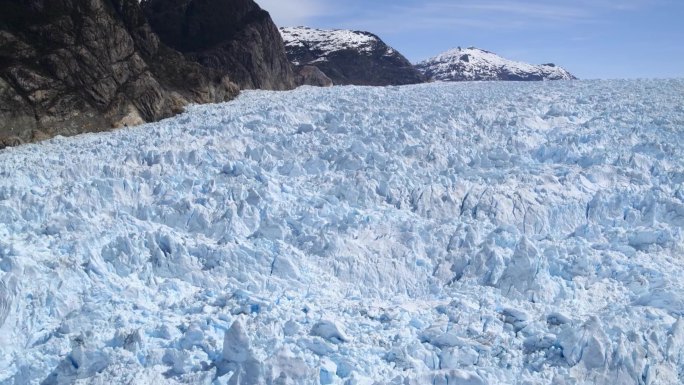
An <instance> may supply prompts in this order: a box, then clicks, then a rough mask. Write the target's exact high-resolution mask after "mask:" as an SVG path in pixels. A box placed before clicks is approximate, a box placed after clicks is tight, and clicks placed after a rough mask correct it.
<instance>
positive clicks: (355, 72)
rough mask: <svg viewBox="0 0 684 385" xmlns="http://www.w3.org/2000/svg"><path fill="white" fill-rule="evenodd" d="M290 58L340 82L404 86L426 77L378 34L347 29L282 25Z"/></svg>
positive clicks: (335, 81)
mask: <svg viewBox="0 0 684 385" xmlns="http://www.w3.org/2000/svg"><path fill="white" fill-rule="evenodd" d="M280 34H281V35H282V37H283V41H284V42H285V50H286V52H287V55H288V58H289V59H290V61H291V62H292V63H293V64H294V65H296V66H299V67H303V66H316V67H317V68H319V69H320V70H321V71H323V73H325V74H326V75H327V76H328V77H330V78H331V79H332V81H333V82H334V83H335V84H337V85H349V84H354V85H375V86H385V85H400V84H413V83H422V82H423V81H424V80H425V79H424V77H423V76H422V74H421V73H420V72H418V70H417V69H416V68H415V67H414V66H413V65H412V64H411V62H409V61H408V60H407V59H406V58H405V57H404V56H403V55H401V53H399V52H398V51H397V50H395V49H394V48H392V47H390V46H388V45H387V44H385V43H384V42H383V41H382V39H380V37H378V36H377V35H375V34H373V33H370V32H366V31H356V30H347V29H317V28H310V27H304V26H299V27H287V28H280Z"/></svg>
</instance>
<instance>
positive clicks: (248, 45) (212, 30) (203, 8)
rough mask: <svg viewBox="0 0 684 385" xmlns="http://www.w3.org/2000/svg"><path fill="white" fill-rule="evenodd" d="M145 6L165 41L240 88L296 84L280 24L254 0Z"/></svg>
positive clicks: (156, 0)
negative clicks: (224, 74)
mask: <svg viewBox="0 0 684 385" xmlns="http://www.w3.org/2000/svg"><path fill="white" fill-rule="evenodd" d="M142 7H143V9H144V12H145V14H146V16H147V20H148V21H149V23H150V25H151V26H152V29H153V30H154V31H155V32H156V33H157V34H158V35H159V37H160V38H161V41H162V42H163V43H165V44H167V45H168V46H170V47H173V48H175V49H177V50H178V51H180V52H183V53H184V54H185V55H186V56H188V57H190V58H192V59H193V60H195V61H197V62H198V63H200V64H202V65H204V66H206V67H209V68H214V69H217V70H220V71H225V72H226V73H228V74H229V75H230V78H231V80H232V81H233V82H235V83H236V84H238V85H239V86H240V87H241V88H248V89H254V88H259V89H272V90H285V89H291V88H293V87H294V75H293V73H292V66H291V65H290V63H289V61H288V60H287V56H286V55H285V50H284V48H283V41H282V38H281V36H280V33H279V32H278V28H277V27H276V26H275V24H274V23H273V21H272V20H271V17H270V15H269V14H268V12H266V11H264V10H262V9H261V8H260V7H259V6H258V5H257V4H256V3H255V2H254V1H252V0H148V1H145V2H143V4H142Z"/></svg>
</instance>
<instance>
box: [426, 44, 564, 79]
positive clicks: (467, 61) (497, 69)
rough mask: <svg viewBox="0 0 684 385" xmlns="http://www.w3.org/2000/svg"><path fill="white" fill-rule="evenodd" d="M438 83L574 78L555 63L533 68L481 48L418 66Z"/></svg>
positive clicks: (462, 50) (455, 52) (448, 54)
mask: <svg viewBox="0 0 684 385" xmlns="http://www.w3.org/2000/svg"><path fill="white" fill-rule="evenodd" d="M417 68H418V69H419V70H420V71H422V72H423V73H425V74H426V75H428V76H429V77H431V78H432V79H434V80H442V81H452V80H458V81H463V80H466V81H467V80H508V78H507V77H502V74H503V75H505V76H514V77H522V78H525V77H528V76H530V75H535V76H538V77H540V78H543V79H545V80H561V79H574V77H573V76H572V75H571V74H570V73H569V72H568V71H566V70H565V69H563V68H561V67H557V66H555V65H553V64H542V65H532V64H528V63H523V62H518V61H513V60H508V59H504V58H502V57H501V56H499V55H497V54H494V53H492V52H489V51H485V50H482V49H479V48H475V47H470V48H460V47H459V48H455V49H451V50H449V51H446V52H444V53H441V54H439V55H437V56H435V57H433V58H431V59H428V60H425V61H424V62H421V63H419V64H418V65H417Z"/></svg>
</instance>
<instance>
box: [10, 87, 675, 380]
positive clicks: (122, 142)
mask: <svg viewBox="0 0 684 385" xmlns="http://www.w3.org/2000/svg"><path fill="white" fill-rule="evenodd" d="M682 95H684V81H683V80H660V81H577V82H547V83H524V84H522V83H517V84H510V83H503V82H489V83H486V82H480V83H478V82H467V83H445V82H436V83H431V84H421V85H416V86H408V87H332V88H325V89H322V88H311V87H307V88H301V89H298V90H295V91H292V92H263V91H249V92H244V93H243V94H242V95H241V96H240V97H239V98H238V99H236V100H235V101H234V102H231V103H226V104H219V105H202V106H193V107H191V108H190V109H189V110H188V111H187V112H186V113H184V114H182V115H180V116H178V117H177V118H175V119H170V120H166V121H163V122H159V123H156V124H150V125H145V126H141V127H135V128H128V129H124V130H119V131H114V132H108V133H102V134H89V135H83V136H78V137H73V138H61V137H60V138H55V139H51V140H48V141H46V142H43V143H41V144H40V145H28V146H23V147H17V148H11V149H6V150H2V151H0V352H1V353H2V354H0V384H1V385H5V384H7V385H14V384H22V385H23V384H45V385H67V384H78V385H96V384H97V385H102V384H121V383H131V384H136V385H153V384H154V385H156V384H170V385H178V384H193V385H194V384H201V385H226V384H233V385H252V384H254V385H256V384H259V385H261V384H274V385H275V384H278V385H286V384H289V385H293V384H296V385H320V384H334V385H347V384H348V385H355V384H369V385H371V384H402V385H424V384H447V383H448V384H475V385H498V384H525V385H548V384H554V385H561V384H566V385H568V384H573V385H585V384H587V385H588V384H592V385H614V384H620V385H622V384H625V385H645V384H649V385H671V384H680V383H682V382H683V381H682V380H684V375H683V373H684V348H682V346H684V321H683V320H684V283H683V282H682V279H681V276H682V274H683V272H684V260H683V259H682V258H681V256H682V255H684V231H682V228H683V227H684V215H683V213H684V193H683V188H682V183H683V182H684V169H683V165H684V130H682V127H681V126H682V122H684V109H683V108H682V105H683V104H682ZM3 320H4V322H2V321H3Z"/></svg>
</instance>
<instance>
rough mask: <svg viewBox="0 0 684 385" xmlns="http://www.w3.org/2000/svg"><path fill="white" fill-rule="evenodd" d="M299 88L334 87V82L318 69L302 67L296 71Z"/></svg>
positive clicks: (296, 81)
mask: <svg viewBox="0 0 684 385" xmlns="http://www.w3.org/2000/svg"><path fill="white" fill-rule="evenodd" d="M295 83H296V84H297V86H314V87H332V86H333V85H334V84H333V81H332V80H331V79H330V78H329V77H328V76H326V74H324V73H323V71H321V70H320V69H318V67H315V66H302V67H299V68H297V69H296V70H295Z"/></svg>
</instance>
